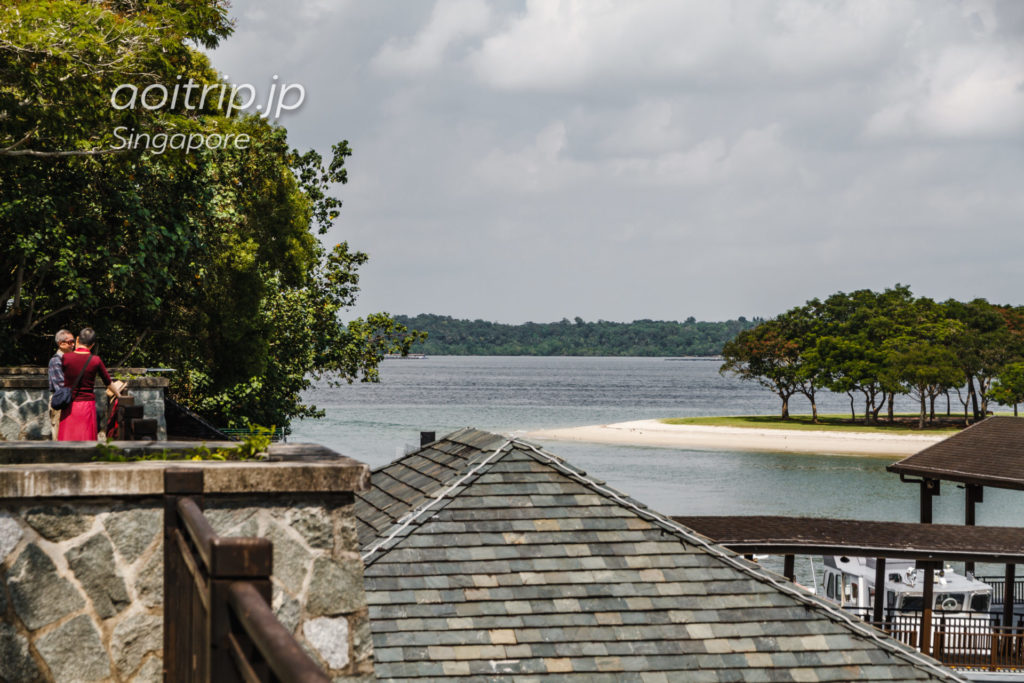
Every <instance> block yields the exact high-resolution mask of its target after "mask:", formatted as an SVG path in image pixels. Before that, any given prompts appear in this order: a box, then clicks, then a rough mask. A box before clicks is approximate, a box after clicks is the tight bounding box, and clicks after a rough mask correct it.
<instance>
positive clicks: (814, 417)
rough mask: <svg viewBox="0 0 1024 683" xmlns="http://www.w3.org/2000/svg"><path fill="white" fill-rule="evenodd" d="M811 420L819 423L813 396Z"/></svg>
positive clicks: (816, 405)
mask: <svg viewBox="0 0 1024 683" xmlns="http://www.w3.org/2000/svg"><path fill="white" fill-rule="evenodd" d="M812 396H813V394H812ZM1015 407H1016V406H1015ZM811 422H813V423H814V424H818V404H817V403H815V401H814V399H813V398H811Z"/></svg>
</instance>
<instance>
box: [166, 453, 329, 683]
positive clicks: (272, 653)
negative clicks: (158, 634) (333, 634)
mask: <svg viewBox="0 0 1024 683" xmlns="http://www.w3.org/2000/svg"><path fill="white" fill-rule="evenodd" d="M202 494H203V473H202V471H201V470H182V469H168V470H166V471H165V472H164V569H165V571H164V665H165V670H164V675H165V680H173V681H175V682H177V681H188V682H193V681H194V682H196V683H205V682H208V681H211V680H214V681H218V683H220V681H231V682H234V681H246V682H249V681H251V682H252V683H261V682H263V681H267V680H272V681H284V682H286V683H326V682H327V681H330V678H329V677H328V676H327V675H326V674H325V673H324V672H323V671H322V670H321V669H320V667H319V666H318V665H317V664H316V662H315V661H314V660H313V659H312V658H311V657H310V655H308V654H307V653H306V652H305V651H304V650H303V649H302V647H301V646H300V645H299V644H298V642H297V641H296V640H295V637H294V636H293V635H292V634H291V633H289V632H288V630H287V629H286V628H285V627H284V626H282V625H281V623H280V621H278V619H277V617H276V616H275V615H274V613H273V610H271V608H270V604H269V602H270V596H271V584H270V576H271V570H272V560H273V544H272V543H271V542H270V541H269V540H268V539H265V538H238V537H223V536H218V535H217V533H216V531H214V529H213V526H212V525H211V524H210V521H209V520H208V519H207V518H206V516H205V515H204V514H203V509H202V508H203V502H204V501H203V498H202ZM182 592H184V595H182ZM172 595H173V598H172V597H171V596H172Z"/></svg>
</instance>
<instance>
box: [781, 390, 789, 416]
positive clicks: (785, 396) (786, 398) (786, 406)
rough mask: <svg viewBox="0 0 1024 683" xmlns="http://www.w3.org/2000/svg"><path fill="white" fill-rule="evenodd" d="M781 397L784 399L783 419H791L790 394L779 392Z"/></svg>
mask: <svg viewBox="0 0 1024 683" xmlns="http://www.w3.org/2000/svg"><path fill="white" fill-rule="evenodd" d="M779 398H781V399H782V419H783V420H788V419H789V395H788V394H779Z"/></svg>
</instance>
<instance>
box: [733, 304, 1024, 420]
mask: <svg viewBox="0 0 1024 683" xmlns="http://www.w3.org/2000/svg"><path fill="white" fill-rule="evenodd" d="M1022 311H1024V309H1020V308H1013V307H1010V306H996V305H993V304H990V303H989V302H987V301H985V300H984V299H975V300H973V301H971V302H969V303H961V302H958V301H954V300H949V301H946V302H943V303H936V302H935V301H932V300H931V299H928V298H923V297H921V298H917V297H914V295H913V294H912V292H911V291H910V288H909V287H906V286H903V285H896V286H895V287H893V288H891V289H886V290H884V291H882V292H874V291H871V290H866V289H865V290H857V291H854V292H849V293H845V292H837V293H836V294H833V295H831V296H829V297H828V298H826V299H825V300H823V301H822V300H818V299H812V300H810V301H808V302H807V303H806V304H805V305H804V306H799V307H796V308H793V309H791V310H789V311H787V312H786V313H783V314H782V315H779V316H777V317H776V318H774V319H772V320H768V321H765V322H764V323H762V324H761V325H759V326H758V327H756V328H754V329H753V330H749V331H746V332H744V333H742V334H740V335H739V336H738V337H737V338H736V339H735V340H733V341H732V342H730V343H729V344H727V345H726V347H725V351H724V354H723V355H724V356H725V363H723V365H722V372H732V373H734V374H736V375H737V376H739V377H740V378H741V379H745V380H752V381H756V382H758V383H760V384H762V385H764V386H766V387H767V388H769V389H770V390H771V391H772V392H773V393H775V394H777V395H778V396H779V397H780V398H781V399H782V402H783V410H782V414H783V417H786V416H787V415H788V407H789V405H788V404H789V398H790V397H791V396H792V395H793V394H794V393H797V392H799V393H802V394H803V395H805V396H807V398H808V399H809V400H810V402H811V406H812V412H813V414H814V415H815V418H816V416H817V409H816V406H815V398H814V390H815V388H827V389H829V390H831V391H834V392H840V393H846V394H847V395H849V397H850V406H851V419H856V415H857V412H856V407H855V403H854V398H855V397H856V396H858V395H859V396H860V398H862V399H863V409H862V414H863V416H864V421H865V422H875V421H877V420H878V414H879V412H880V410H881V409H882V407H883V406H884V405H885V404H886V403H888V405H889V419H890V420H892V419H893V415H892V405H893V402H892V399H893V397H894V396H895V395H897V394H907V395H910V396H913V397H914V398H915V399H917V400H918V402H919V406H920V411H919V416H918V424H919V426H920V427H924V426H925V423H926V421H927V420H928V419H934V416H935V400H936V398H937V397H939V396H942V395H946V396H948V395H949V392H950V391H957V392H961V389H963V390H964V391H966V392H967V395H968V396H969V397H972V396H973V397H975V398H976V399H977V400H978V402H979V403H978V405H977V406H976V407H975V410H974V413H973V416H974V418H975V419H979V418H981V417H983V416H984V415H985V414H987V407H988V401H989V400H990V399H993V400H997V401H999V402H1003V403H1007V402H1008V401H1012V399H1013V398H1014V397H1015V395H1014V394H1013V392H1012V390H1011V389H1010V387H1012V386H1015V385H1014V381H1015V380H1014V377H1015V376H1014V375H1013V373H1012V371H1011V369H1012V368H1013V367H1014V361H1019V360H1021V359H1024V343H1022V341H1024V335H1022V334H1021V331H1022V330H1024V325H1022V324H1021V318H1022ZM996 377H1005V384H1000V383H999V382H997V383H996V384H995V385H993V380H994V379H995V378H996ZM993 386H1002V387H1004V388H1001V389H1000V390H999V391H995V392H993ZM969 400H970V399H967V400H965V419H967V413H966V406H967V405H968V402H969ZM1007 404H1009V403H1007Z"/></svg>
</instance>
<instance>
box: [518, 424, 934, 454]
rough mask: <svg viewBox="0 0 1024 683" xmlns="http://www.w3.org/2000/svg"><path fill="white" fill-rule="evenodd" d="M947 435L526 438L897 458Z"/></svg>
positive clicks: (683, 433)
mask: <svg viewBox="0 0 1024 683" xmlns="http://www.w3.org/2000/svg"><path fill="white" fill-rule="evenodd" d="M947 436H949V434H941V435H939V434H936V435H927V434H922V435H917V434H907V435H903V434H883V433H878V432H834V431H813V430H789V429H748V428H744V427H713V426H706V425H670V424H664V423H662V422H660V421H658V420H634V421H632V422H618V423H615V424H606V425H589V426H585V427H568V428H564V429H542V430H538V431H534V432H530V433H528V434H526V438H528V439H538V440H542V441H543V440H547V441H582V442H587V443H608V444H622V445H627V446H656V447H662V448H680V449H693V450H726V451H767V452H775V453H779V452H783V453H785V452H788V453H819V454H823V455H869V456H879V457H902V456H907V455H912V454H913V453H916V452H918V451H920V450H921V449H923V448H925V447H927V446H930V445H931V444H933V443H938V442H939V441H942V440H943V439H945V438H946V437H947Z"/></svg>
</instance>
